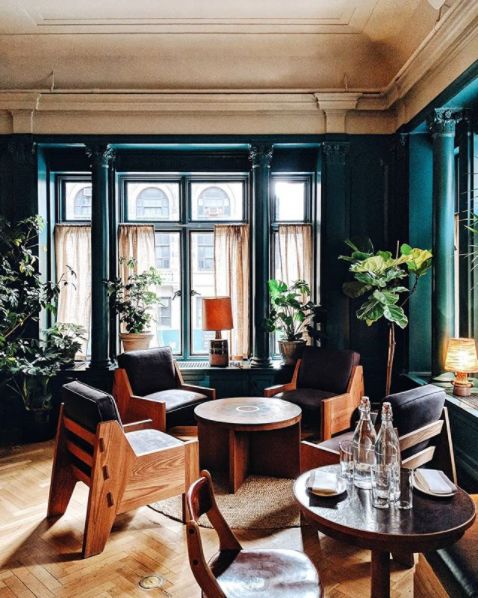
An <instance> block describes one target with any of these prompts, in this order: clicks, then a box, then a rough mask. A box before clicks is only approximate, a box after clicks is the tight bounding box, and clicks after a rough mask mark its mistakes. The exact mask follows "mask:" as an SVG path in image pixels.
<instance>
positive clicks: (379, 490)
mask: <svg viewBox="0 0 478 598" xmlns="http://www.w3.org/2000/svg"><path fill="white" fill-rule="evenodd" d="M391 473H392V468H391V466H390V465H386V464H378V463H375V464H374V465H372V467H371V474H372V504H373V506H374V507H376V508H377V509H388V508H389V507H390V484H391Z"/></svg>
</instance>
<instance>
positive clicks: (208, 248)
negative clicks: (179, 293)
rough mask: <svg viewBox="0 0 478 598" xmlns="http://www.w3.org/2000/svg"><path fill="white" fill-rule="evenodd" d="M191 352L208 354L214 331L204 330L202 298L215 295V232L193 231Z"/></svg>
mask: <svg viewBox="0 0 478 598" xmlns="http://www.w3.org/2000/svg"><path fill="white" fill-rule="evenodd" d="M190 264H191V289H192V290H193V291H195V292H196V293H198V294H197V295H195V294H193V296H192V297H191V330H192V339H191V353H195V354H207V353H208V352H209V341H210V339H212V338H214V332H213V331H203V330H202V298H203V297H213V296H214V233H212V232H208V233H205V232H201V233H191V259H190Z"/></svg>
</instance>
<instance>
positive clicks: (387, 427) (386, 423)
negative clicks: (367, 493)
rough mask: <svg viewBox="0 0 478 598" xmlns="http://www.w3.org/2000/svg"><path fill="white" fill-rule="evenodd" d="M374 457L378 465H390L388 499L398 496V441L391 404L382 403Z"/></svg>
mask: <svg viewBox="0 0 478 598" xmlns="http://www.w3.org/2000/svg"><path fill="white" fill-rule="evenodd" d="M375 458H376V462H377V464H378V465H387V466H390V501H391V502H395V501H396V500H398V498H399V496H400V462H401V460H400V443H399V440H398V436H397V433H396V432H395V429H394V427H393V413H392V405H391V404H390V403H388V402H385V403H383V404H382V425H381V426H380V430H379V433H378V436H377V440H376V442H375Z"/></svg>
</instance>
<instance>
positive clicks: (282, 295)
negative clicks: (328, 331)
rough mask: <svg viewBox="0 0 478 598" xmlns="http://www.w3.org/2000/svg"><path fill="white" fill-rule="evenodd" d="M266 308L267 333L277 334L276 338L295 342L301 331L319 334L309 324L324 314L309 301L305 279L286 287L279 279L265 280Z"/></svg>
mask: <svg viewBox="0 0 478 598" xmlns="http://www.w3.org/2000/svg"><path fill="white" fill-rule="evenodd" d="M267 284H268V287H269V296H270V310H269V317H268V318H267V319H266V329H267V331H268V332H277V333H279V336H280V340H284V341H298V340H301V339H303V337H304V335H305V334H309V335H310V336H313V337H319V336H321V332H320V331H317V330H316V329H315V327H314V326H313V324H314V323H318V322H319V321H321V320H322V319H323V317H324V309H323V308H322V307H320V306H319V305H316V304H315V303H313V302H312V301H311V300H310V288H309V285H308V284H307V283H306V282H305V280H296V281H295V282H293V283H292V284H291V285H290V286H288V285H287V284H286V283H285V282H283V281H282V280H276V279H272V280H269V281H268V283H267Z"/></svg>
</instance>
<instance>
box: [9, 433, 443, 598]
mask: <svg viewBox="0 0 478 598" xmlns="http://www.w3.org/2000/svg"><path fill="white" fill-rule="evenodd" d="M52 449H53V443H51V442H48V443H41V444H36V445H30V446H25V447H21V448H18V449H14V450H12V451H4V452H3V453H0V598H7V597H13V596H18V597H21V598H23V597H31V596H37V597H41V598H48V597H50V596H64V597H76V596H78V597H80V596H81V597H82V598H107V597H112V596H114V597H117V596H143V598H144V597H145V596H147V595H150V596H168V595H169V596H173V597H175V598H197V597H199V596H200V592H199V590H198V588H197V586H196V584H195V581H194V579H193V577H192V574H191V572H190V570H189V563H188V558H187V550H186V544H185V536H184V527H183V526H182V524H180V523H178V522H175V521H171V520H169V519H167V518H166V517H164V516H163V515H160V514H159V513H156V512H154V511H152V510H151V509H149V508H147V507H144V508H141V509H138V510H137V511H135V512H132V513H128V514H126V515H123V516H120V517H118V519H117V521H116V524H115V527H114V528H113V532H112V534H111V537H110V539H109V542H108V544H107V546H106V549H105V551H104V552H103V554H101V555H99V556H96V557H93V558H90V559H87V560H82V559H81V558H80V549H81V539H82V533H83V524H84V514H85V508H86V496H87V492H86V490H87V488H86V487H84V486H82V484H78V486H77V489H76V490H75V493H74V495H73V499H72V501H71V503H70V506H69V508H68V510H67V512H66V514H65V516H64V517H63V518H62V519H60V520H58V521H56V522H55V523H54V524H53V525H50V524H49V522H48V521H47V520H46V519H45V512H46V503H47V497H48V489H49V482H50V472H51V458H52ZM238 536H239V538H240V540H241V541H242V542H243V544H244V545H246V546H251V545H254V546H269V547H289V548H296V549H299V550H305V551H306V552H307V554H308V555H309V556H310V557H311V558H312V559H313V561H314V562H315V563H316V565H317V567H318V569H319V572H320V575H321V578H322V581H323V583H324V586H325V590H326V596H327V597H330V598H358V597H362V596H363V597H366V596H368V595H369V592H370V582H369V558H370V557H369V553H368V551H365V550H361V549H358V548H355V547H353V546H347V545H345V544H342V543H339V542H336V541H334V540H332V539H330V538H327V537H325V536H322V534H321V535H320V541H319V539H318V537H317V534H316V533H315V532H313V531H312V529H309V528H304V529H303V530H302V531H301V530H300V529H298V528H294V529H288V530H280V531H270V532H267V531H264V530H261V531H258V532H253V531H250V530H248V531H242V532H240V533H238ZM203 538H204V541H205V544H206V548H207V550H208V552H209V553H211V554H212V553H213V552H214V550H215V543H214V539H215V537H214V533H213V532H212V531H211V530H207V529H205V530H204V531H203ZM393 567H394V568H393V573H392V595H393V596H394V597H396V598H405V597H408V596H412V595H413V571H407V570H403V569H399V568H397V567H396V566H395V565H394V566H393ZM147 575H160V576H162V577H163V578H164V579H165V583H164V586H163V588H162V589H152V590H144V589H141V588H140V587H139V585H138V583H139V581H140V579H141V578H143V577H144V576H147ZM415 596H416V597H417V598H426V597H430V598H431V597H433V598H444V597H446V594H445V593H444V592H443V590H442V589H441V586H439V585H437V582H436V580H435V578H434V576H433V575H432V574H431V573H430V571H429V569H428V567H427V565H426V562H424V561H420V562H419V564H418V566H417V571H416V574H415ZM270 598H273V597H270ZM291 598H292V597H291Z"/></svg>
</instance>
